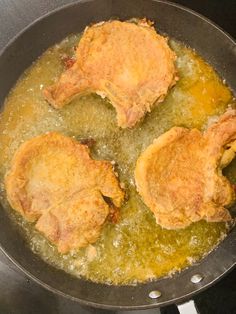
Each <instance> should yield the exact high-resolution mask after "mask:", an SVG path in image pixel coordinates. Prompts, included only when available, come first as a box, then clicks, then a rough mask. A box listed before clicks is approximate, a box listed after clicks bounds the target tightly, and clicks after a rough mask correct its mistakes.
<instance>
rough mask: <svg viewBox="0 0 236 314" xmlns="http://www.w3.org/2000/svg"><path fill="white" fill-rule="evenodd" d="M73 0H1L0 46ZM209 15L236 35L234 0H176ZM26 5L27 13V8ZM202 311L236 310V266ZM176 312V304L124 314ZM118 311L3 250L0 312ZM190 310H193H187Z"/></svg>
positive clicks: (201, 298)
mask: <svg viewBox="0 0 236 314" xmlns="http://www.w3.org/2000/svg"><path fill="white" fill-rule="evenodd" d="M127 1H128V0H127ZM70 2H74V1H73V0H34V1H28V0H21V1H19V0H0V30H1V36H0V50H1V49H2V48H3V47H4V46H5V44H6V43H7V42H8V41H9V40H10V39H11V38H12V37H13V36H15V35H16V34H17V33H18V32H19V31H20V30H21V29H22V28H24V27H25V26H26V25H28V24H29V23H30V22H32V21H33V20H35V19H36V18H38V17H39V16H41V15H43V14H45V13H47V12H48V11H50V10H52V9H54V8H56V7H59V6H61V5H63V4H65V3H70ZM174 2H176V3H180V4H183V5H185V6H187V7H189V8H192V9H193V10H195V11H198V12H199V13H202V14H203V15H205V16H207V17H208V18H210V19H211V20H213V21H214V22H216V23H217V24H218V25H220V26H221V27H222V28H223V29H224V30H226V31H227V32H228V33H230V34H231V36H233V37H234V38H236V1H235V0H224V1H223V0H175V1H174ZM25 8H27V13H26V12H25ZM235 249H236V248H235ZM194 300H195V303H196V306H197V308H198V310H199V312H200V313H201V314H236V270H234V271H232V272H231V273H230V274H228V275H227V277H225V278H224V279H222V280H221V281H220V282H219V283H217V284H216V285H215V286H213V287H211V288H209V289H208V290H206V291H204V292H202V293H201V294H199V295H198V296H196V297H195V298H194ZM160 312H161V313H162V314H175V313H178V310H177V308H176V307H175V306H169V307H166V308H163V309H160V310H159V309H154V310H146V311H132V312H131V311H125V312H122V314H125V313H126V314H128V313H129V314H131V313H132V314H154V313H155V314H158V313H160ZM42 313H45V314H47V313H48V314H75V313H76V314H78V313H79V314H90V313H97V314H100V313H104V314H106V313H107V314H113V313H114V314H115V313H116V314H118V313H120V314H121V312H119V311H105V310H98V309H91V308H85V307H81V306H80V305H79V304H78V303H76V302H73V301H70V300H68V299H65V298H63V297H60V296H57V295H55V294H53V293H51V292H49V291H47V290H45V289H44V288H42V287H40V286H39V285H37V284H36V283H34V282H33V281H32V280H30V279H29V278H28V277H26V276H25V275H24V274H23V273H22V272H21V271H19V270H18V269H17V268H16V266H14V265H13V264H12V263H11V262H10V261H9V260H8V259H7V258H6V257H5V256H4V255H3V254H2V253H0V314H42ZM186 314H190V313H186Z"/></svg>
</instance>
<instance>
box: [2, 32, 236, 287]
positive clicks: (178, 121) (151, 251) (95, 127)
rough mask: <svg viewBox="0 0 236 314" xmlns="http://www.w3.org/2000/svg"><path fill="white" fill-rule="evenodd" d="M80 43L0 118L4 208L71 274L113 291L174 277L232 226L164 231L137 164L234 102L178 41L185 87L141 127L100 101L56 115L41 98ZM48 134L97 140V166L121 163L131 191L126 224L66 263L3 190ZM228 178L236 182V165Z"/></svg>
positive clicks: (33, 71)
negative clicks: (156, 145)
mask: <svg viewBox="0 0 236 314" xmlns="http://www.w3.org/2000/svg"><path fill="white" fill-rule="evenodd" d="M79 39H80V35H71V36H69V37H67V38H66V39H65V40H63V41H62V42H61V43H59V44H57V45H55V46H53V47H52V48H49V49H48V50H47V51H46V52H45V53H44V54H43V55H42V56H41V57H40V58H39V59H38V60H37V61H36V62H35V63H34V64H33V65H32V66H31V67H30V68H29V69H27V70H26V71H25V73H24V74H23V75H22V76H21V77H20V79H19V80H18V82H17V84H16V86H15V87H14V88H13V89H12V91H11V92H10V94H9V96H8V98H7V100H6V102H5V105H4V109H3V112H2V113H1V116H0V151H1V154H0V180H1V202H2V204H3V207H4V208H5V209H6V210H8V212H9V215H10V216H11V218H12V219H13V220H14V221H15V222H16V223H17V224H18V225H19V228H20V230H21V233H22V236H24V237H25V239H26V241H27V242H28V244H29V246H30V247H31V249H32V250H33V251H34V252H35V253H36V254H39V255H40V256H41V257H42V258H43V259H44V260H45V261H46V262H48V263H50V264H52V265H53V266H55V267H57V268H60V269H63V270H64V271H66V272H68V273H71V274H73V275H75V276H78V277H80V276H83V277H85V278H87V279H90V280H92V281H95V282H103V283H110V284H135V283H137V282H143V281H147V280H152V279H156V278H159V277H162V276H166V275H170V274H172V273H174V272H175V271H179V270H181V269H183V268H184V267H186V266H189V265H191V264H192V263H194V262H195V261H197V260H199V259H201V258H202V257H203V256H205V255H206V254H207V253H209V252H210V251H211V250H212V249H213V248H214V247H215V246H216V245H217V244H218V243H219V242H220V241H221V240H222V239H223V238H224V237H225V236H226V234H227V231H228V229H229V227H228V226H227V225H226V224H225V223H207V222H205V221H200V222H197V223H193V224H192V225H191V226H189V227H188V228H186V229H183V230H165V229H162V228H161V227H160V226H158V225H157V224H156V222H155V219H154V217H153V214H152V213H151V212H150V211H149V210H148V208H147V207H146V206H145V205H144V204H143V202H142V200H141V199H140V196H139V195H138V194H137V192H136V190H135V186H134V175H133V172H134V167H135V163H136V160H137V158H138V156H139V155H140V153H141V152H142V151H143V150H144V149H145V148H146V147H147V146H148V145H149V144H151V143H152V142H153V140H154V139H155V138H157V137H158V136H159V135H161V134H162V133H163V132H165V131H167V130H168V129H170V128H171V127H173V126H175V125H178V126H185V127H189V128H194V127H196V128H199V129H201V130H203V129H204V128H205V127H206V125H207V124H208V123H209V121H211V120H214V119H215V118H216V117H217V116H219V115H220V114H222V113H223V112H224V111H225V110H226V108H227V107H228V106H229V105H230V104H233V97H232V94H231V92H230V90H229V88H228V87H227V86H226V85H224V84H223V82H222V81H221V80H220V79H219V77H218V76H217V74H216V73H215V72H214V70H213V69H212V68H211V67H210V66H209V65H208V64H207V63H205V62H204V61H203V60H202V58H201V57H200V56H198V55H197V54H196V53H195V52H194V51H192V50H191V49H189V48H186V47H185V46H184V45H182V44H180V43H178V42H175V41H173V40H171V41H170V45H171V47H172V49H173V50H174V51H175V52H176V54H177V57H178V58H177V61H176V66H177V69H178V75H179V81H178V82H177V84H176V86H174V87H173V88H172V89H171V91H170V92H169V94H168V96H167V97H166V99H165V101H163V102H162V103H161V104H159V105H158V106H156V107H155V108H154V110H153V111H152V112H151V113H150V114H147V115H146V117H145V118H144V119H143V121H141V122H140V123H139V124H138V125H137V126H136V127H134V128H132V129H125V130H123V129H120V128H118V127H117V123H116V114H115V109H114V108H113V107H112V106H111V105H110V104H109V102H108V101H107V100H104V99H101V98H100V97H99V96H96V95H87V96H83V97H81V98H77V99H74V100H73V101H72V102H71V103H70V104H69V105H67V106H65V107H64V108H62V109H60V110H56V109H54V108H52V107H51V106H50V105H49V104H48V103H47V102H46V101H45V100H44V98H43V95H42V90H43V88H44V87H46V86H48V85H50V84H52V83H53V82H55V81H56V80H57V79H58V77H59V75H60V74H61V72H62V71H63V70H64V68H63V64H62V61H61V57H62V56H63V55H65V54H66V55H68V56H73V54H74V46H76V45H77V44H78V42H79ZM48 131H58V132H61V133H63V134H65V135H68V136H73V137H75V138H76V139H78V140H80V139H85V138H86V139H87V138H93V139H94V140H95V143H96V144H95V145H94V146H93V147H92V150H91V154H92V156H93V158H96V159H107V160H111V161H115V162H116V170H117V172H118V173H119V178H120V180H121V182H122V183H123V184H124V186H125V189H126V191H127V201H126V203H125V204H124V205H123V206H122V208H121V213H120V220H119V222H118V223H116V224H112V223H110V222H107V223H106V224H105V226H104V228H103V230H102V233H101V236H100V238H99V240H98V241H97V242H96V243H95V244H94V245H93V246H92V245H90V246H88V247H87V248H84V249H80V250H79V251H73V252H70V253H68V254H64V255H62V254H59V253H58V252H57V249H56V247H55V246H54V245H52V244H51V243H49V242H48V241H47V239H46V238H44V237H43V236H42V235H41V234H40V233H39V232H37V231H36V230H35V229H34V226H33V224H30V223H28V222H26V221H25V220H24V219H23V218H22V217H21V216H20V215H18V214H17V213H15V212H14V210H12V209H11V208H10V207H9V205H8V203H7V200H6V196H5V191H4V184H3V179H4V175H5V173H6V171H7V169H9V166H10V161H11V159H12V157H13V155H14V153H15V151H16V150H17V148H18V147H19V146H20V145H21V144H22V143H23V142H24V141H26V140H28V139H30V138H32V137H34V136H37V135H39V134H42V133H45V132H48ZM226 174H227V176H228V177H229V178H230V179H231V180H233V181H235V180H236V179H235V178H236V164H235V163H234V164H232V165H231V166H230V167H229V168H228V169H227V170H226Z"/></svg>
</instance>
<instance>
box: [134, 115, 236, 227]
mask: <svg viewBox="0 0 236 314" xmlns="http://www.w3.org/2000/svg"><path fill="white" fill-rule="evenodd" d="M235 140H236V110H229V111H228V112H226V113H225V114H224V115H223V116H222V117H221V118H220V119H219V121H218V122H217V123H216V124H214V125H213V126H211V127H210V128H209V129H208V130H207V131H206V132H205V133H204V134H202V133H201V132H200V131H199V130H197V129H192V130H189V129H186V128H181V127H173V128H172V129H170V130H169V131H168V132H166V133H164V134H163V135H161V136H160V137H159V138H157V139H156V140H155V141H154V143H153V144H152V145H150V146H149V147H148V148H147V149H146V150H145V151H144V152H143V153H142V154H141V156H140V157H139V159H138V161H137V164H136V169H135V180H136V186H137V190H138V191H139V193H140V195H141V196H142V198H143V201H144V202H145V204H146V205H147V206H148V207H149V208H150V210H151V211H152V212H153V213H154V215H155V217H156V221H157V223H158V224H160V225H161V226H163V227H164V228H167V229H178V228H185V227H187V226H188V225H190V224H191V223H192V222H195V221H199V220H201V219H205V220H207V221H212V222H213V221H215V222H217V221H228V220H230V219H231V216H230V213H229V211H228V209H227V208H226V207H228V206H230V205H231V204H232V203H233V202H234V201H235V192H234V189H233V186H232V185H231V184H230V182H229V181H228V180H227V179H226V178H225V177H224V176H223V174H222V168H223V167H225V166H226V165H227V164H228V163H229V162H230V161H231V160H232V159H233V158H234V155H235ZM227 148H228V149H229V150H228V152H227Z"/></svg>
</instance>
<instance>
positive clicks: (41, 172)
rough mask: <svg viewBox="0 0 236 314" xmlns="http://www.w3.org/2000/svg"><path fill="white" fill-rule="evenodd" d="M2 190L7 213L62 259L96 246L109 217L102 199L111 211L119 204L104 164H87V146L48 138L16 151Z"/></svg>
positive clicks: (118, 190)
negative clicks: (21, 218)
mask: <svg viewBox="0 0 236 314" xmlns="http://www.w3.org/2000/svg"><path fill="white" fill-rule="evenodd" d="M5 187H6V191H7V198H8V201H9V203H10V204H11V206H12V208H14V209H15V210H17V211H18V212H20V213H21V214H22V215H23V216H24V217H25V218H26V219H27V220H29V221H32V222H36V228H37V229H38V230H40V231H41V232H43V233H44V234H45V236H46V237H48V238H49V239H50V240H51V241H52V242H53V243H55V244H56V245H57V246H58V250H59V251H60V252H62V253H65V252H68V251H69V250H71V249H76V248H79V247H82V246H86V245H87V244H89V243H93V242H95V241H96V240H97V238H98V237H99V234H100V230H101V226H102V225H103V224H104V222H105V220H106V218H107V216H108V214H109V212H110V205H109V204H108V203H106V202H105V200H104V198H103V196H105V197H108V198H109V199H110V200H111V203H113V204H114V205H115V206H116V207H120V205H121V203H122V201H123V199H124V193H123V191H122V190H121V188H120V186H119V183H118V180H117V178H116V176H115V173H114V171H113V168H112V165H111V163H110V162H107V161H98V160H93V159H91V157H90V156H89V149H88V147H87V146H85V145H81V144H80V143H79V142H77V141H76V140H73V139H71V138H69V137H66V136H63V135H61V134H59V133H54V132H52V133H47V134H45V135H41V136H38V137H35V138H33V139H31V140H29V141H27V142H25V143H24V144H22V145H21V146H20V148H19V149H18V151H17V152H16V154H15V156H14V158H13V160H12V165H11V169H10V171H9V172H8V174H7V175H6V178H5ZM111 207H112V206H111ZM111 210H112V211H114V206H113V207H112V208H111Z"/></svg>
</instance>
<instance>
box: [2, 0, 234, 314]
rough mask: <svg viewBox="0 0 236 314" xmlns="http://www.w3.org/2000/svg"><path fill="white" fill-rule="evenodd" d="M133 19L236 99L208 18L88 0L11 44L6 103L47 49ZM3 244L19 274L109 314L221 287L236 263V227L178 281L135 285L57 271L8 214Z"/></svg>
mask: <svg viewBox="0 0 236 314" xmlns="http://www.w3.org/2000/svg"><path fill="white" fill-rule="evenodd" d="M131 17H147V18H148V19H151V20H153V21H155V24H156V25H157V27H158V31H160V32H162V33H164V34H167V35H168V36H170V37H172V38H174V39H177V40H180V41H182V42H183V43H185V44H187V45H189V46H191V47H192V48H194V49H196V51H197V52H198V53H199V54H200V55H202V56H203V57H204V58H205V60H207V61H208V62H209V63H210V64H211V65H212V66H213V67H214V68H215V69H216V70H217V72H218V73H219V74H220V76H221V77H223V78H225V79H226V81H227V83H228V84H229V86H230V87H231V89H232V90H233V91H234V93H235V94H236V79H235V77H236V44H235V42H234V41H233V39H232V38H230V37H229V36H228V35H227V34H225V33H224V32H223V31H222V30H221V29H219V28H218V27H217V26H215V25H214V24H212V23H211V22H210V21H209V20H207V19H205V18H204V17H202V16H200V15H199V14H196V13H194V12H193V11H191V10H188V9H185V8H183V7H181V6H178V5H176V4H173V3H168V2H164V1H152V0H87V1H80V2H78V3H77V4H72V5H68V6H64V7H62V8H60V9H59V10H56V11H53V12H51V13H50V14H48V15H46V16H44V17H43V18H42V19H39V20H38V21H36V22H35V23H33V24H32V25H30V26H29V27H27V28H26V29H25V30H24V31H23V32H22V33H20V34H19V35H18V36H17V37H16V38H14V39H13V40H12V42H10V44H9V45H8V46H7V47H6V48H5V50H4V51H3V53H2V54H1V56H0V81H1V84H0V104H1V105H2V104H3V102H4V98H5V97H6V95H7V94H8V92H9V90H10V88H11V87H12V86H13V85H14V84H15V82H16V80H17V79H18V77H19V76H20V74H21V73H22V72H23V71H24V70H25V69H26V68H27V67H28V66H29V65H30V64H31V63H32V62H33V61H34V60H35V59H36V58H37V57H38V56H40V55H41V54H42V52H43V51H44V50H46V49H47V48H48V47H49V46H51V45H53V44H54V43H56V42H58V41H60V40H61V39H62V38H64V37H66V36H67V35H68V34H70V33H78V32H81V31H82V30H83V29H84V28H85V26H86V25H88V24H90V23H91V22H98V21H103V20H108V19H110V18H119V19H122V20H125V19H129V18H131ZM0 245H1V248H2V250H3V251H4V252H5V254H6V255H7V256H8V257H9V258H10V259H11V260H12V261H13V262H14V263H15V264H16V265H17V266H18V267H19V268H20V269H21V270H23V271H24V272H25V273H26V274H28V276H30V277H31V278H32V279H34V280H35V281H36V282H38V283H39V284H41V285H42V286H44V287H45V288H47V289H49V290H51V291H53V292H56V293H58V294H60V295H63V296H67V297H69V298H71V299H73V300H76V301H78V302H80V303H81V304H84V305H89V306H94V307H100V308H110V309H111V308H120V309H137V308H138V309H146V308H153V307H159V306H164V305H167V304H170V303H179V302H181V301H183V300H184V299H187V298H190V297H192V296H193V295H194V294H196V293H198V292H199V291H201V290H202V289H205V288H207V287H209V286H210V285H212V284H213V283H215V282H216V281H217V280H219V279H220V278H221V277H222V276H223V275H225V274H226V273H227V272H228V271H229V270H231V269H232V268H233V267H234V266H235V264H236V229H235V228H234V230H233V231H232V232H231V233H230V234H229V235H228V237H227V238H226V239H225V240H224V241H223V243H222V244H221V245H220V246H219V247H218V248H217V249H216V250H215V251H214V252H212V253H211V254H210V255H208V256H207V257H206V258H205V259H203V260H202V261H201V263H200V264H198V265H194V266H192V267H190V268H189V269H186V270H184V271H183V272H181V273H180V274H176V275H175V276H173V277H172V278H166V279H160V280H157V281H155V282H151V283H146V284H139V285H137V286H108V285H104V284H95V283H93V282H90V281H85V280H83V279H77V278H75V277H72V276H70V275H68V274H66V273H65V272H63V271H61V270H57V269H55V268H53V267H52V266H50V265H48V264H46V263H45V262H44V261H42V260H41V259H40V258H39V257H38V256H36V255H35V254H33V253H32V252H31V250H30V249H29V248H28V246H27V244H26V243H25V241H24V239H23V238H22V237H21V236H20V234H19V232H18V229H17V226H15V225H14V224H13V223H12V222H11V221H10V219H9V217H8V215H7V213H6V212H5V211H4V210H3V209H2V210H0ZM196 274H197V275H200V277H201V278H202V280H201V281H200V282H197V281H198V280H195V281H196V282H195V283H194V282H192V281H194V280H193V279H194V278H195V279H196V277H192V276H194V275H196ZM191 279H192V280H191ZM197 279H198V277H197ZM155 290H158V291H159V292H161V296H159V297H158V298H151V297H150V296H154V297H157V296H158V294H155V293H151V294H150V292H152V291H155ZM159 295H160V294H159Z"/></svg>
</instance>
